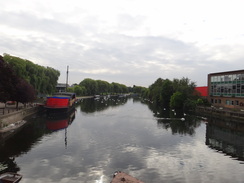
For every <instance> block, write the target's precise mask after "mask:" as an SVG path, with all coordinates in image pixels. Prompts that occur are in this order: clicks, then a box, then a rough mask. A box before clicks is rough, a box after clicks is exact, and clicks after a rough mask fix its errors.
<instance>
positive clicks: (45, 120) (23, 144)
mask: <svg viewBox="0 0 244 183" xmlns="http://www.w3.org/2000/svg"><path fill="white" fill-rule="evenodd" d="M74 119H75V110H73V111H71V112H70V113H69V114H67V115H61V116H53V117H51V118H50V117H46V116H45V115H41V116H36V117H33V118H29V119H27V124H26V125H25V126H24V127H23V128H22V129H21V130H20V131H19V132H18V133H15V134H14V135H13V136H11V137H10V138H8V139H6V140H5V141H2V143H1V144H0V173H4V172H15V173H16V172H18V171H19V170H20V168H19V167H18V165H17V164H16V162H15V157H18V156H20V155H21V154H25V153H27V152H29V151H30V150H31V149H32V148H33V146H35V145H36V144H38V142H39V141H40V140H41V139H42V137H43V136H44V135H47V134H50V133H52V132H54V131H57V130H66V129H67V128H68V126H69V125H71V123H72V122H73V120H74ZM65 145H67V139H66V138H65Z"/></svg>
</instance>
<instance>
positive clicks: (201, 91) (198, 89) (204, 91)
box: [195, 86, 208, 98]
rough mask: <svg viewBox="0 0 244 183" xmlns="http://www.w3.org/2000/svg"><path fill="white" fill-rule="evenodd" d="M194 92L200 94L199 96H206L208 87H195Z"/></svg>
mask: <svg viewBox="0 0 244 183" xmlns="http://www.w3.org/2000/svg"><path fill="white" fill-rule="evenodd" d="M195 94H196V95H200V96H201V97H205V98H207V96H208V87H207V86H198V87H195Z"/></svg>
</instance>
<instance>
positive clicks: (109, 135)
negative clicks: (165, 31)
mask: <svg viewBox="0 0 244 183" xmlns="http://www.w3.org/2000/svg"><path fill="white" fill-rule="evenodd" d="M77 111H78V112H77V113H76V118H75V120H74V121H73V123H72V124H71V126H69V127H68V128H67V147H65V130H61V131H57V132H54V133H52V134H49V135H47V136H44V137H43V138H42V141H41V142H40V143H39V144H38V145H36V146H35V147H34V148H32V149H31V151H29V152H28V153H27V154H23V155H22V156H21V157H19V158H17V159H16V161H17V164H18V166H20V167H21V171H20V173H21V174H23V176H24V177H23V182H24V183H30V182H61V183H66V182H69V183H70V182H71V183H73V182H93V183H94V182H98V183H101V182H104V183H105V182H109V181H110V180H111V175H112V173H113V172H115V171H117V170H121V171H125V172H127V173H130V174H131V175H133V176H135V177H137V178H139V179H141V180H143V181H144V182H150V183H151V182H155V183H158V182H162V181H166V182H194V183H195V182H231V181H232V180H235V182H241V181H242V180H243V179H242V175H241V173H240V172H243V170H244V166H243V164H240V163H239V162H238V161H236V160H232V159H231V158H230V157H227V156H224V155H223V154H221V153H219V152H215V151H214V150H212V149H209V148H208V147H207V146H206V145H205V135H206V134H205V133H206V126H205V124H202V125H201V126H200V127H198V128H197V129H195V130H196V133H195V135H194V136H188V135H185V136H184V135H179V134H176V135H172V133H171V131H170V130H168V131H167V130H165V129H160V128H158V127H157V121H156V120H155V119H154V117H153V114H152V113H151V111H150V110H148V108H147V106H145V105H141V104H140V103H132V101H131V100H129V101H128V103H126V104H125V105H123V106H121V107H117V108H109V109H108V110H104V111H100V112H95V113H91V114H86V115H83V114H82V112H80V110H77Z"/></svg>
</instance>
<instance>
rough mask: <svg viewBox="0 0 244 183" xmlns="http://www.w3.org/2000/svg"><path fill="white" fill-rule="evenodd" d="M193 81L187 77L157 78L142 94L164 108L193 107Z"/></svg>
mask: <svg viewBox="0 0 244 183" xmlns="http://www.w3.org/2000/svg"><path fill="white" fill-rule="evenodd" d="M195 87H196V85H195V83H194V82H190V80H189V79H188V78H184V77H183V78H182V79H173V81H171V80H169V79H161V78H158V79H157V80H156V81H155V82H154V83H153V84H152V85H150V86H149V91H145V94H144V96H145V97H147V98H149V99H150V100H151V101H153V102H154V103H156V104H157V105H160V106H161V107H164V108H168V107H171V108H178V109H179V108H181V109H183V108H184V109H188V108H194V106H195V105H196V104H195V101H194V100H195V96H194V95H193V93H194V88H195Z"/></svg>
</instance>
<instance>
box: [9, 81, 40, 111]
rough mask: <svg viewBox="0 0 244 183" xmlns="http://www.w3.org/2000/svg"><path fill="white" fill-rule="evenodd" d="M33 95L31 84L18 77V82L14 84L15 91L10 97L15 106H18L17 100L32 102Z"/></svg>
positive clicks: (34, 94)
mask: <svg viewBox="0 0 244 183" xmlns="http://www.w3.org/2000/svg"><path fill="white" fill-rule="evenodd" d="M35 97H36V93H35V90H34V88H33V86H32V85H30V84H29V83H28V82H27V81H25V80H24V79H19V81H18V84H17V85H16V93H15V95H14V96H13V98H12V100H13V101H16V102H17V105H16V107H17V108H18V103H19V102H21V103H23V104H25V103H27V102H33V101H34V99H35Z"/></svg>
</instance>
